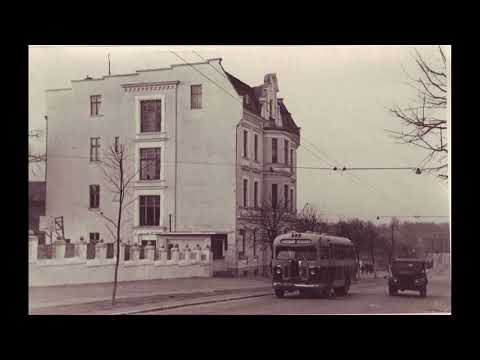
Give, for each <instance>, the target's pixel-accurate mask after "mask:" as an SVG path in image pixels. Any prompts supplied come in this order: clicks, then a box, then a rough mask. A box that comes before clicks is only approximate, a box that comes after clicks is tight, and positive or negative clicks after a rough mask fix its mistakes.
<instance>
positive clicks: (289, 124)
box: [225, 71, 300, 135]
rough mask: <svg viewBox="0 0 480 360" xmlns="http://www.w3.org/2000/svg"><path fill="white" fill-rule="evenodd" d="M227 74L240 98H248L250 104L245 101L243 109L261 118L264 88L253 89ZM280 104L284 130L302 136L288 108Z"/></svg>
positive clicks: (256, 87) (281, 102) (280, 102)
mask: <svg viewBox="0 0 480 360" xmlns="http://www.w3.org/2000/svg"><path fill="white" fill-rule="evenodd" d="M225 73H226V74H227V77H228V80H230V82H231V84H232V86H233V87H234V89H235V91H236V92H237V94H238V95H240V96H243V97H245V96H248V97H249V101H248V103H247V102H246V101H245V100H244V102H243V107H244V108H246V109H247V110H249V111H251V112H253V113H254V114H256V115H258V116H261V108H260V103H259V98H260V97H261V96H262V90H263V86H262V85H260V86H255V87H251V86H250V85H248V84H246V83H244V82H243V81H241V80H240V79H238V78H236V77H235V76H233V75H232V74H230V73H228V72H226V71H225ZM279 104H280V114H281V116H282V123H283V129H285V130H286V131H288V132H291V133H293V134H296V135H300V128H299V127H298V126H297V125H296V124H295V121H294V120H293V118H292V115H291V114H290V112H289V111H288V110H287V107H286V106H285V104H284V103H283V101H279Z"/></svg>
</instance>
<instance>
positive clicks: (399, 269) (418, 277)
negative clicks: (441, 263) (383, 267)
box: [388, 259, 428, 297]
mask: <svg viewBox="0 0 480 360" xmlns="http://www.w3.org/2000/svg"><path fill="white" fill-rule="evenodd" d="M427 284H428V279H427V271H426V261H425V260H422V259H395V260H394V261H393V262H392V267H391V275H390V277H389V279H388V294H389V295H390V296H393V295H396V294H397V292H398V291H399V290H400V291H405V290H413V291H419V292H420V296H421V297H426V296H427Z"/></svg>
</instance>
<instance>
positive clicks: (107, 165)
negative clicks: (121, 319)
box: [98, 142, 136, 306]
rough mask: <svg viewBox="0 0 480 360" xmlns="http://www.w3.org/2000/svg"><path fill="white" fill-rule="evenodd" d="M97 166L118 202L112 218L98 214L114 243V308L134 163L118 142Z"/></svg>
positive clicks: (134, 174) (133, 175)
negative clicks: (123, 227) (124, 216)
mask: <svg viewBox="0 0 480 360" xmlns="http://www.w3.org/2000/svg"><path fill="white" fill-rule="evenodd" d="M99 164H100V169H101V170H102V172H103V178H104V180H105V183H106V185H107V187H108V188H109V190H110V191H111V192H112V194H113V195H114V197H115V199H116V200H117V202H118V208H117V210H116V212H115V214H114V215H113V216H109V215H106V214H105V213H103V212H102V211H101V212H99V213H98V215H99V216H100V217H101V218H103V219H104V220H105V227H106V228H107V230H108V231H109V233H110V235H111V236H112V238H113V239H114V241H115V243H116V261H115V272H114V278H113V292H112V306H114V305H115V296H116V293H117V282H118V265H119V261H120V239H121V230H122V225H124V222H125V219H123V215H124V212H125V211H126V208H127V207H128V206H129V205H130V204H132V203H133V200H127V199H128V198H129V193H130V190H131V184H132V181H133V179H134V178H135V176H136V172H135V170H134V162H133V161H131V159H130V157H129V153H128V149H127V146H126V145H125V144H120V143H118V142H116V143H114V144H112V145H111V146H109V148H108V149H107V150H106V151H105V152H104V153H103V157H102V159H101V160H100V163H99ZM129 218H130V217H129ZM127 221H128V219H127Z"/></svg>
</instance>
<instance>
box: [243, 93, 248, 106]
mask: <svg viewBox="0 0 480 360" xmlns="http://www.w3.org/2000/svg"><path fill="white" fill-rule="evenodd" d="M243 100H244V102H245V105H248V104H250V98H249V97H248V95H245V96H244V97H243Z"/></svg>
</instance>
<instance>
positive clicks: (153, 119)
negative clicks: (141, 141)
mask: <svg viewBox="0 0 480 360" xmlns="http://www.w3.org/2000/svg"><path fill="white" fill-rule="evenodd" d="M161 128H162V100H160V99H152V100H141V101H140V131H141V132H142V133H143V132H160V131H161Z"/></svg>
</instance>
